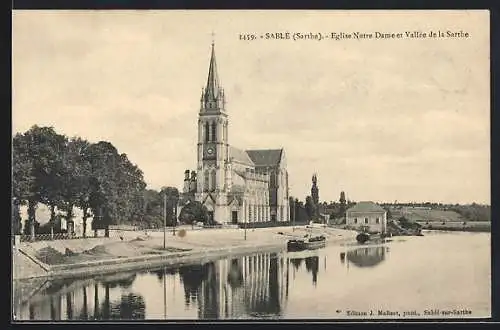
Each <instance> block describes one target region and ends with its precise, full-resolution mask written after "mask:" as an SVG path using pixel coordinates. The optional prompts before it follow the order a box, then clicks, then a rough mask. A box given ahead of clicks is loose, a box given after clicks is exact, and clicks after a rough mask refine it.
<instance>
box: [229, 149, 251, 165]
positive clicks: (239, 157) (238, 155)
mask: <svg viewBox="0 0 500 330" xmlns="http://www.w3.org/2000/svg"><path fill="white" fill-rule="evenodd" d="M229 158H230V159H232V160H234V161H236V162H238V163H243V164H245V165H250V166H254V165H255V164H254V163H253V162H252V160H251V159H250V157H249V156H248V154H247V153H246V152H245V151H244V150H241V149H238V148H235V147H233V146H229Z"/></svg>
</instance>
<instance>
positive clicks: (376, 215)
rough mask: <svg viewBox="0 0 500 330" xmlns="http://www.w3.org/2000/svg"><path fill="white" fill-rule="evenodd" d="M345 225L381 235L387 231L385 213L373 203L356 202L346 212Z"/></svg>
mask: <svg viewBox="0 0 500 330" xmlns="http://www.w3.org/2000/svg"><path fill="white" fill-rule="evenodd" d="M346 225H347V226H348V227H352V228H356V229H359V230H361V229H363V228H366V229H367V230H368V231H369V232H378V233H383V232H385V231H386V229H387V211H386V210H384V209H383V208H382V207H381V206H380V205H377V204H375V203H374V202H358V203H357V204H356V205H354V206H353V207H351V208H349V209H348V210H347V211H346Z"/></svg>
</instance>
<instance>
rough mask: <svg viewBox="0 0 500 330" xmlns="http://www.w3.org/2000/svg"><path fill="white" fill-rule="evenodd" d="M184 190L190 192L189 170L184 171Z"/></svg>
mask: <svg viewBox="0 0 500 330" xmlns="http://www.w3.org/2000/svg"><path fill="white" fill-rule="evenodd" d="M182 192H183V193H187V192H189V170H185V171H184V186H183V188H182Z"/></svg>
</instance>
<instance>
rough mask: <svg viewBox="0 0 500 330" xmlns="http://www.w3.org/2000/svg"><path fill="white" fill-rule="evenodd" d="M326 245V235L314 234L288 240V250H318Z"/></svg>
mask: <svg viewBox="0 0 500 330" xmlns="http://www.w3.org/2000/svg"><path fill="white" fill-rule="evenodd" d="M325 246H326V237H325V236H323V235H321V236H313V237H308V238H304V239H291V240H289V241H288V242H287V251H288V252H295V251H304V250H316V249H320V248H323V247H325Z"/></svg>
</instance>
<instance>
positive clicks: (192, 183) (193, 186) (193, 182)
mask: <svg viewBox="0 0 500 330" xmlns="http://www.w3.org/2000/svg"><path fill="white" fill-rule="evenodd" d="M189 192H190V193H194V192H196V172H195V171H191V179H190V180H189Z"/></svg>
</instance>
